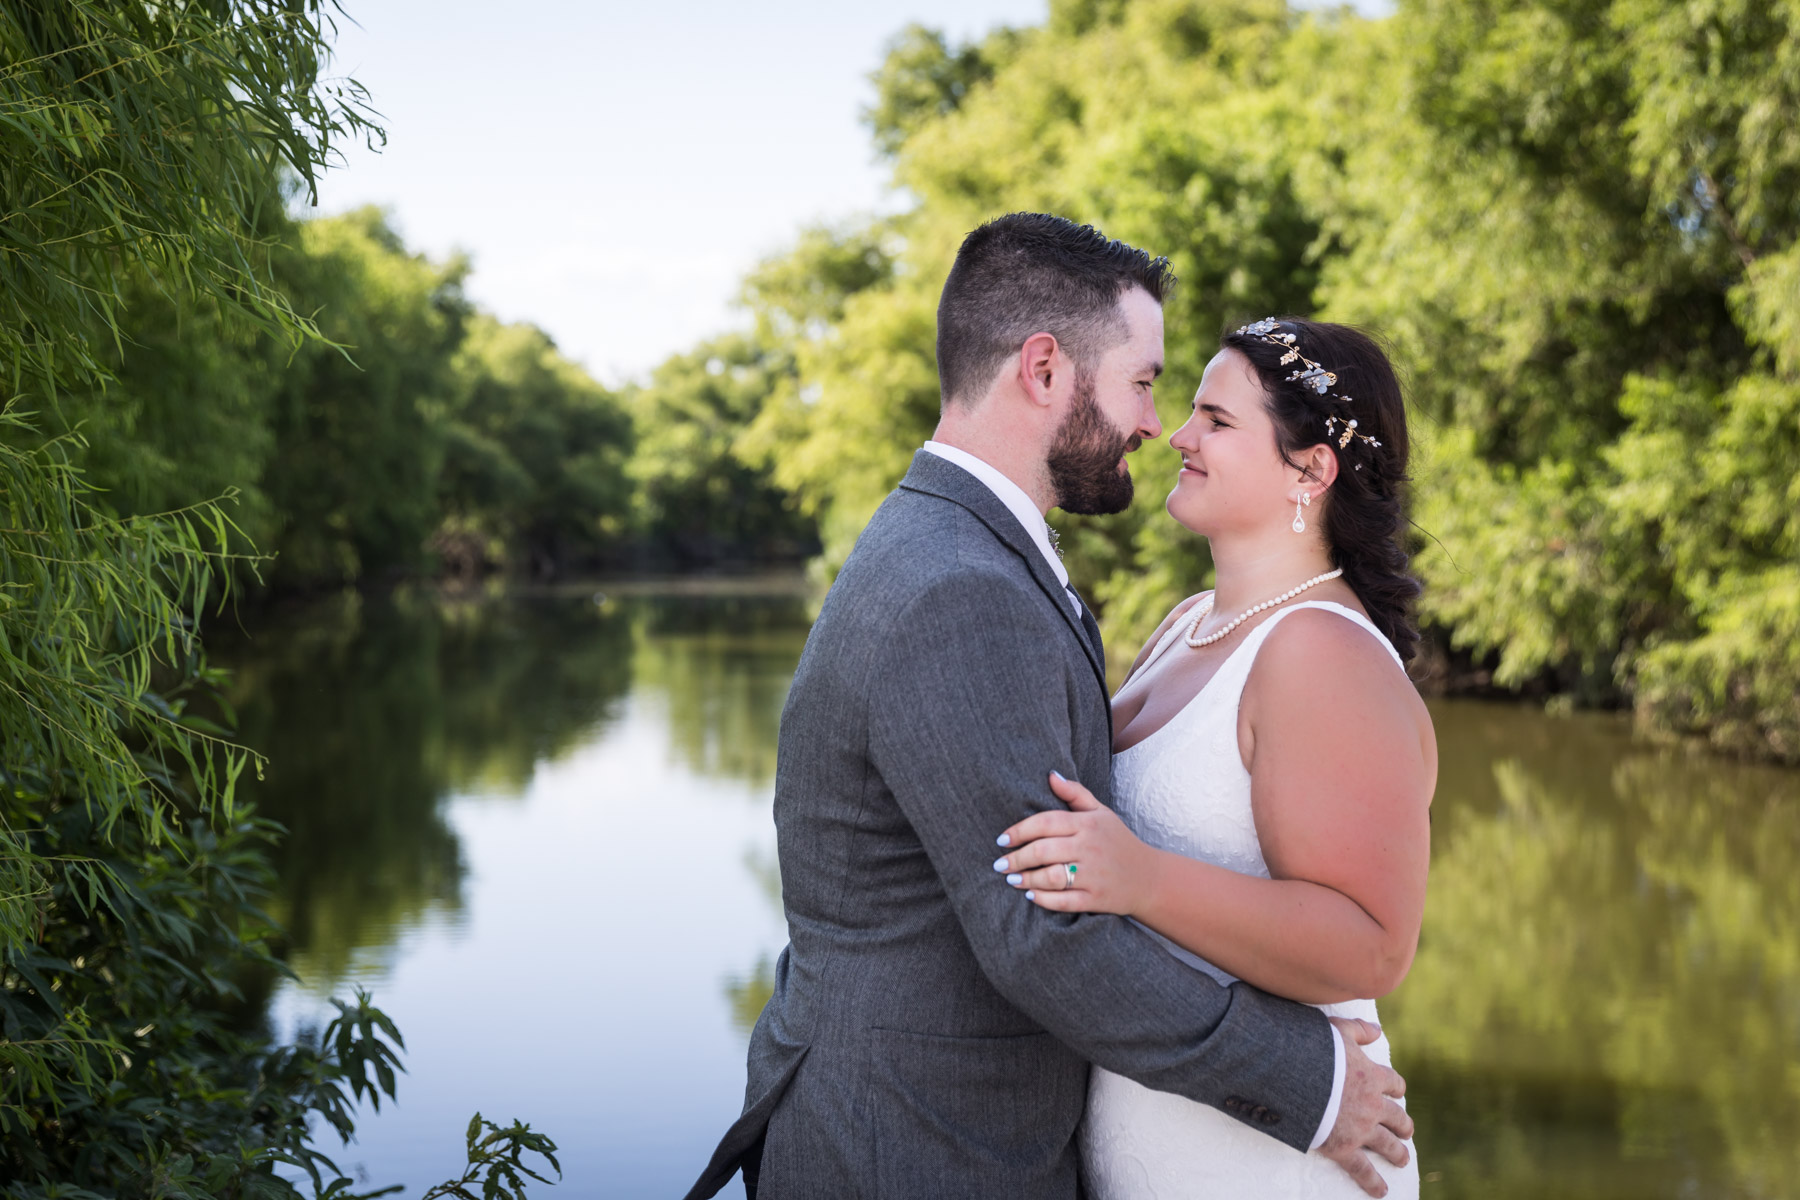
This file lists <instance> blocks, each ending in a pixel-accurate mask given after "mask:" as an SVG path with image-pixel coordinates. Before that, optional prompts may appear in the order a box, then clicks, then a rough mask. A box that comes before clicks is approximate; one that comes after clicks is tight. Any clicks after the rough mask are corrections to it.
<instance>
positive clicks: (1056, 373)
mask: <svg viewBox="0 0 1800 1200" xmlns="http://www.w3.org/2000/svg"><path fill="white" fill-rule="evenodd" d="M1068 370H1069V360H1068V359H1067V358H1066V357H1065V356H1064V355H1063V352H1062V347H1061V346H1059V345H1058V344H1057V341H1056V335H1054V334H1050V333H1034V334H1032V335H1031V336H1030V337H1028V338H1026V339H1025V344H1024V345H1023V346H1020V347H1019V385H1020V386H1021V387H1023V388H1024V389H1025V395H1026V396H1027V397H1028V398H1029V399H1030V400H1031V402H1032V403H1033V404H1036V405H1038V406H1039V407H1042V408H1049V407H1051V406H1052V405H1053V404H1054V403H1055V399H1054V394H1055V392H1056V391H1057V390H1058V389H1059V388H1060V386H1061V384H1062V382H1063V380H1062V376H1063V375H1064V374H1066V373H1067V372H1068Z"/></svg>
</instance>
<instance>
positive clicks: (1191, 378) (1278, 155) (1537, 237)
mask: <svg viewBox="0 0 1800 1200" xmlns="http://www.w3.org/2000/svg"><path fill="white" fill-rule="evenodd" d="M1797 56H1800V5H1796V4H1795V3H1792V2H1791V0H1778V2H1776V3H1750V2H1749V0H1741V2H1740V0H1680V2H1677V3H1669V2H1667V0H1480V2H1478V3H1468V2H1465V0H1456V2H1454V3H1452V2H1451V0H1401V2H1400V4H1399V11H1398V12H1397V13H1396V14H1395V15H1394V16H1393V17H1390V18H1382V19H1365V18H1362V17H1359V16H1357V15H1355V14H1354V13H1352V12H1349V11H1348V10H1337V11H1328V12H1318V13H1309V12H1301V11H1297V10H1294V9H1290V8H1289V7H1288V6H1287V5H1286V4H1284V3H1282V2H1281V0H1208V2H1206V3H1198V2H1195V0H1128V2H1127V0H1116V2H1111V3H1091V2H1087V3H1076V2H1061V0H1059V2H1057V3H1053V4H1052V5H1051V11H1050V15H1049V19H1048V21H1047V22H1046V24H1045V25H1044V26H1043V27H1041V28H1034V29H1027V30H1006V31H1000V32H997V33H995V34H993V35H990V36H989V37H988V38H986V39H984V40H982V41H981V42H979V43H976V44H972V45H966V46H955V45H951V44H949V43H948V42H946V41H945V40H944V39H943V38H942V37H941V36H940V35H937V34H935V33H932V32H931V31H928V30H919V29H913V30H909V31H908V32H907V33H905V34H904V35H903V36H902V37H901V38H899V39H898V40H897V41H896V43H895V44H894V47H893V49H892V52H891V54H890V56H889V58H888V60H887V62H886V63H885V64H884V65H883V67H882V68H881V69H880V70H879V71H878V72H877V73H876V75H875V76H874V83H875V86H876V90H877V95H878V100H877V103H876V104H875V105H874V106H873V107H872V108H871V109H870V111H869V113H868V119H869V121H870V124H871V129H872V132H873V134H874V137H875V140H876V144H877V146H878V148H879V149H881V150H882V151H883V152H884V153H885V154H887V155H889V156H890V157H891V160H892V163H893V173H894V180H895V182H896V184H898V185H899V186H901V187H903V188H904V189H906V191H907V193H908V194H910V195H911V196H912V197H914V198H915V199H916V204H915V205H914V206H913V207H912V208H911V209H910V210H908V211H907V212H905V213H904V214H903V215H901V216H899V217H897V218H885V219H883V220H881V221H878V222H875V223H873V224H870V225H867V226H863V227H852V228H849V229H840V230H837V231H834V232H830V233H826V232H823V231H815V232H813V233H809V234H807V235H806V236H805V237H804V238H802V239H801V241H800V242H799V243H798V244H797V245H796V246H795V248H794V249H793V251H792V252H791V253H790V254H789V255H787V256H786V257H784V258H782V259H779V260H776V261H774V262H771V263H770V264H768V265H767V266H765V267H764V268H763V269H762V270H761V271H760V272H759V273H758V275H757V276H755V277H753V279H752V282H751V285H750V287H749V289H748V299H749V301H750V303H751V305H752V307H753V308H754V309H755V310H756V311H757V312H758V313H759V314H760V315H761V316H762V317H763V318H764V319H765V322H766V323H767V324H769V325H771V326H773V327H776V328H781V329H784V330H786V331H787V333H788V335H789V337H790V341H789V344H790V345H791V346H792V347H793V353H794V356H795V361H796V364H797V377H796V379H795V381H794V384H793V386H791V387H787V388H784V389H783V390H782V391H780V392H779V393H778V394H777V395H776V396H775V397H774V400H773V402H772V404H771V405H770V406H769V407H768V408H767V409H765V411H764V412H763V413H762V414H761V415H760V416H759V417H758V418H757V424H756V425H755V426H753V428H752V435H751V437H750V438H749V439H748V440H747V443H746V445H747V447H748V448H749V449H751V450H754V449H755V448H756V447H758V446H761V447H763V453H765V454H766V455H769V457H770V459H771V461H772V462H773V466H774V471H775V478H776V480H777V481H778V482H780V483H781V484H782V485H783V486H785V487H787V488H790V489H792V490H793V491H794V492H795V493H796V495H797V497H798V499H799V502H800V504H801V505H802V506H803V507H805V508H806V509H807V511H810V512H815V513H817V514H818V516H819V520H820V523H821V529H822V532H823V537H824V540H825V557H824V561H825V564H826V566H827V569H829V568H830V566H831V564H834V563H836V562H840V561H841V560H842V557H843V555H844V554H845V553H846V552H847V551H848V549H849V546H850V545H851V544H852V543H853V541H854V539H855V536H856V534H857V533H858V532H859V531H860V529H861V527H862V524H863V523H864V522H865V521H866V519H867V517H868V515H869V514H870V513H871V512H872V511H873V508H874V506H875V504H877V503H878V502H879V500H880V498H881V496H882V495H884V494H885V492H886V491H887V490H888V488H890V487H891V486H892V485H893V484H894V482H896V481H897V479H898V478H899V476H900V474H901V473H902V471H903V470H904V468H905V464H906V462H907V460H908V458H909V457H910V454H911V452H912V450H913V448H914V447H916V446H917V445H918V443H919V441H920V440H922V439H923V438H924V437H926V436H927V435H928V434H929V431H930V429H931V426H932V424H933V423H934V421H935V417H936V411H937V389H936V378H935V369H934V363H933V358H932V354H933V333H934V330H933V313H934V308H935V303H936V296H937V289H938V287H939V286H940V283H941V281H942V279H943V277H944V275H945V273H946V271H947V270H948V267H949V264H950V261H951V258H952V256H953V254H954V252H955V248H956V246H957V244H958V242H959V241H960V238H961V236H962V235H963V234H964V233H965V232H966V231H967V230H969V229H971V228H973V227H974V226H975V225H977V224H979V223H980V222H981V221H983V220H986V219H989V218H991V217H993V216H997V215H999V214H1000V213H1003V212H1006V211H1013V210H1020V209H1038V210H1047V211H1053V212H1058V213H1061V214H1063V215H1066V216H1069V217H1072V218H1074V219H1076V220H1081V221H1086V222H1091V223H1093V224H1095V225H1096V226H1098V227H1099V228H1101V229H1103V230H1104V231H1105V232H1106V233H1107V234H1109V235H1110V236H1114V237H1120V238H1123V239H1125V240H1127V241H1130V242H1133V243H1135V244H1137V245H1140V246H1143V247H1145V248H1146V249H1148V250H1150V251H1151V252H1152V253H1160V254H1167V255H1168V256H1169V257H1170V259H1171V260H1172V261H1173V263H1174V265H1175V269H1176V272H1177V274H1178V275H1179V276H1180V277H1181V285H1180V287H1179V288H1178V289H1177V290H1176V292H1175V294H1174V297H1173V299H1172V300H1171V302H1170V304H1169V306H1168V312H1167V327H1168V343H1169V346H1168V348H1169V370H1168V373H1167V374H1166V375H1165V380H1166V381H1167V382H1166V389H1165V396H1164V398H1163V400H1162V401H1161V406H1162V410H1163V417H1164V420H1165V423H1166V422H1168V421H1170V420H1171V419H1172V418H1175V417H1176V416H1177V414H1178V413H1180V412H1181V411H1182V410H1184V409H1185V407H1186V405H1187V400H1188V396H1189V395H1190V394H1191V389H1192V388H1193V387H1194V386H1195V385H1196V383H1197V381H1198V378H1199V374H1200V367H1201V366H1202V365H1203V364H1204V362H1205V361H1206V359H1207V358H1208V357H1210V355H1211V353H1212V352H1213V349H1214V348H1215V347H1216V340H1215V339H1216V336H1217V334H1218V332H1219V331H1221V330H1222V329H1224V328H1226V327H1229V326H1232V325H1235V324H1236V323H1238V322H1240V321H1242V320H1244V319H1247V318H1253V317H1257V316H1262V315H1267V314H1274V313H1297V314H1302V315H1310V316H1317V317H1320V318H1323V319H1331V320H1343V321H1351V322H1355V323H1359V324H1363V325H1366V326H1369V327H1372V328H1373V329H1375V330H1377V331H1378V332H1380V333H1382V334H1384V335H1385V336H1387V337H1388V338H1389V339H1390V340H1391V341H1392V342H1393V344H1394V346H1395V348H1396V353H1397V356H1398V359H1399V361H1400V363H1401V364H1402V366H1403V367H1404V368H1405V369H1406V372H1407V376H1408V379H1409V380H1410V392H1411V401H1412V412H1413V423H1414V427H1415V437H1416V446H1417V450H1416V466H1415V489H1414V501H1413V516H1414V520H1415V523H1416V525H1417V528H1418V539H1417V544H1416V547H1415V548H1416V550H1417V551H1418V556H1417V558H1416V560H1415V561H1416V567H1417V570H1418V571H1419V572H1420V574H1421V575H1422V576H1423V578H1424V580H1425V582H1426V584H1427V591H1426V594H1425V597H1424V599H1423V602H1422V615H1423V617H1424V619H1425V621H1426V622H1427V623H1428V626H1429V627H1430V632H1431V633H1432V635H1433V639H1434V641H1435V642H1436V644H1437V645H1438V647H1439V648H1440V657H1442V655H1450V656H1453V657H1457V658H1460V659H1461V660H1465V667H1466V670H1467V671H1469V672H1473V673H1476V674H1477V675H1478V677H1480V678H1491V679H1492V680H1493V681H1494V682H1495V683H1497V684H1498V685H1500V686H1503V687H1511V688H1519V689H1529V690H1535V691H1540V692H1542V691H1554V692H1563V693H1569V694H1572V695H1573V696H1575V697H1577V698H1579V699H1582V700H1585V701H1587V702H1594V703H1608V704H1610V703H1622V702H1628V703H1631V704H1634V705H1635V706H1636V708H1637V710H1638V712H1639V714H1640V716H1641V718H1642V720H1643V722H1644V724H1645V725H1646V726H1647V727H1652V728H1658V729H1665V730H1674V731H1681V732H1695V733H1701V734H1704V735H1705V736H1707V737H1709V738H1710V739H1711V740H1712V741H1713V742H1714V744H1716V745H1718V746H1720V747H1721V748H1725V749H1728V750H1733V751H1740V752H1747V753H1752V754H1765V755H1774V756H1776V757H1780V758H1785V759H1789V760H1800V524H1797V519H1800V518H1797V515H1800V484H1797V483H1796V477H1795V475H1794V473H1793V471H1792V469H1791V464H1792V463H1793V462H1794V461H1797V460H1800V321H1797V320H1796V319H1795V317H1794V315H1793V306H1792V303H1791V300H1792V297H1793V295H1794V294H1795V293H1796V285H1800V265H1797V264H1800V242H1797V241H1796V237H1795V234H1796V230H1797V228H1800V202H1797V201H1796V199H1795V197H1796V196H1797V195H1800V191H1797V190H1796V188H1795V172H1796V171H1800V135H1797V134H1796V132H1795V131H1796V129H1800V123H1797V122H1796V117H1800V95H1797V92H1796V89H1797V87H1800V73H1797V72H1796V69H1795V68H1796V66H1797V65H1800V62H1797ZM870 242H873V243H874V244H879V245H881V246H883V247H885V248H886V249H885V254H886V255H887V257H886V258H885V259H884V264H885V266H884V269H882V270H880V271H877V272H874V273H872V274H870V275H868V276H867V277H863V278H858V279H855V280H854V281H852V286H848V287H846V286H845V285H844V284H843V283H841V282H839V280H840V279H841V278H842V276H840V275H837V274H834V264H835V263H836V262H838V261H840V260H844V259H849V260H855V258H856V247H857V246H858V245H859V244H862V243H870ZM761 279H772V280H782V281H783V283H782V285H781V286H780V287H779V288H771V287H766V286H762V285H759V283H758V280H761ZM808 284H810V285H811V286H810V287H808V286H807V285H808ZM796 296H799V297H808V298H811V297H830V298H831V299H830V303H829V304H828V305H825V306H824V307H823V308H821V309H819V310H817V311H814V312H809V313H808V314H807V316H806V318H805V319H804V320H799V321H796V320H795V319H793V317H792V316H791V315H790V311H791V306H792V305H793V303H794V301H793V300H792V299H791V297H796ZM759 430H760V432H761V437H760V438H759V436H758V431H759ZM777 447H778V448H777ZM1136 461H1137V466H1136V468H1135V470H1136V473H1137V475H1138V479H1139V499H1138V501H1137V503H1136V504H1135V505H1134V507H1133V509H1132V510H1131V511H1130V512H1129V513H1126V514H1123V515H1121V516H1119V517H1115V518H1109V519H1104V520H1086V521H1081V522H1079V523H1071V526H1072V527H1071V528H1067V529H1065V530H1064V534H1065V537H1064V545H1065V547H1068V548H1069V550H1070V554H1069V557H1070V560H1071V567H1072V569H1073V571H1074V573H1075V575H1076V577H1077V578H1078V579H1082V580H1083V581H1084V582H1085V583H1086V585H1087V586H1088V588H1089V590H1090V591H1091V592H1092V593H1093V596H1094V599H1095V600H1096V602H1097V604H1098V605H1099V606H1100V607H1101V608H1102V611H1103V617H1104V625H1105V627H1106V631H1107V633H1108V636H1109V641H1110V642H1112V644H1114V645H1115V646H1117V647H1119V648H1120V651H1121V654H1123V656H1124V657H1127V658H1128V657H1129V655H1128V654H1126V653H1124V651H1125V650H1126V648H1128V647H1130V646H1131V645H1133V644H1134V643H1135V641H1136V640H1137V639H1139V638H1141V637H1142V636H1143V635H1144V634H1145V633H1146V632H1147V631H1148V630H1149V628H1150V627H1151V626H1152V625H1154V624H1155V622H1156V621H1157V620H1158V619H1159V618H1160V617H1161V616H1162V615H1163V614H1164V613H1165V612H1166V611H1167V610H1168V608H1169V606H1171V605H1172V604H1173V603H1174V602H1175V601H1176V600H1178V599H1180V598H1181V596H1183V595H1185V594H1187V593H1188V592H1191V591H1193V590H1195V589H1196V588H1198V587H1200V586H1201V585H1202V584H1203V583H1204V582H1205V581H1206V579H1207V577H1208V572H1209V564H1208V562H1207V559H1206V556H1205V551H1204V547H1203V545H1201V544H1200V543H1199V542H1198V541H1197V540H1195V539H1193V538H1191V537H1189V536H1187V535H1186V534H1185V533H1184V532H1183V531H1181V530H1179V529H1178V528H1176V527H1174V526H1173V524H1172V523H1171V522H1169V521H1168V520H1167V519H1166V518H1165V517H1164V516H1163V515H1162V513H1161V501H1162V497H1163V495H1164V492H1165V487H1164V484H1165V482H1166V478H1167V475H1168V474H1169V473H1171V472H1172V469H1173V464H1172V461H1171V460H1170V456H1169V455H1168V453H1167V451H1166V450H1165V449H1160V448H1150V449H1146V450H1145V451H1144V452H1142V453H1140V455H1139V456H1138V458H1137V460H1136ZM1440 669H1445V668H1444V667H1443V666H1442V665H1440Z"/></svg>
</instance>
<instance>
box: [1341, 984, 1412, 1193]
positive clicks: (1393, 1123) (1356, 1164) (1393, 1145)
mask: <svg viewBox="0 0 1800 1200" xmlns="http://www.w3.org/2000/svg"><path fill="white" fill-rule="evenodd" d="M1331 1023H1332V1024H1333V1025H1336V1026H1337V1028H1338V1032H1339V1033H1341V1034H1343V1035H1344V1098H1343V1100H1342V1101H1341V1102H1339V1104H1338V1114H1337V1124H1335V1125H1333V1126H1332V1127H1331V1136H1329V1137H1327V1138H1326V1139H1325V1144H1324V1145H1322V1146H1320V1147H1319V1153H1320V1154H1323V1155H1324V1156H1325V1157H1326V1158H1329V1159H1330V1160H1331V1161H1332V1162H1334V1163H1336V1164H1337V1165H1338V1166H1340V1167H1342V1168H1344V1170H1346V1171H1348V1172H1350V1178H1352V1179H1354V1180H1356V1182H1357V1186H1359V1187H1361V1188H1362V1190H1363V1191H1365V1192H1367V1193H1369V1195H1371V1196H1385V1195H1387V1183H1386V1181H1385V1180H1383V1179H1382V1178H1381V1176H1380V1174H1378V1173H1377V1172H1376V1170H1375V1165H1374V1163H1373V1162H1371V1161H1370V1159H1369V1154H1368V1153H1365V1151H1367V1152H1370V1153H1375V1154H1379V1155H1381V1157H1383V1158H1385V1159H1387V1160H1388V1161H1389V1162H1391V1163H1393V1164H1394V1165H1395V1166H1396V1167H1404V1166H1405V1165H1406V1160H1407V1157H1408V1156H1407V1151H1406V1147H1405V1145H1403V1144H1402V1143H1403V1141H1404V1139H1406V1138H1409V1137H1411V1136H1412V1135H1413V1123H1412V1118H1411V1117H1409V1116H1407V1115H1406V1110H1405V1109H1404V1108H1401V1107H1400V1106H1399V1105H1398V1104H1396V1103H1394V1102H1395V1101H1396V1100H1398V1099H1399V1098H1400V1097H1402V1096H1404V1095H1406V1080H1404V1079H1402V1078H1400V1076H1399V1075H1398V1074H1396V1073H1395V1072H1394V1071H1392V1070H1390V1069H1388V1068H1387V1067H1384V1066H1382V1065H1380V1064H1379V1063H1375V1062H1371V1061H1369V1056H1368V1055H1366V1054H1364V1053H1363V1052H1362V1048H1363V1047H1364V1046H1366V1045H1368V1044H1369V1043H1370V1042H1373V1041H1375V1040H1376V1039H1378V1038H1379V1037H1381V1030H1380V1029H1379V1028H1377V1027H1376V1026H1374V1025H1371V1024H1369V1023H1368V1022H1367V1021H1355V1020H1350V1019H1348V1018H1344V1017H1333V1018H1332V1019H1331Z"/></svg>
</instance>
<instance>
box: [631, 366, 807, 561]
mask: <svg viewBox="0 0 1800 1200" xmlns="http://www.w3.org/2000/svg"><path fill="white" fill-rule="evenodd" d="M793 374H794V366H793V358H792V356H791V355H790V354H787V353H785V352H782V351H772V350H768V349H766V348H765V347H764V345H763V344H762V343H761V342H760V341H759V340H758V339H757V338H755V337H753V336H747V335H743V334H730V335H727V336H725V337H721V338H716V339H714V340H713V341H710V342H706V343H704V344H702V345H700V346H698V347H696V348H695V349H693V350H692V351H690V352H688V353H686V354H678V355H675V356H673V357H671V358H669V359H667V360H666V361H664V362H663V363H662V365H660V366H658V367H657V368H656V371H655V372H654V373H653V374H652V376H651V379H650V383H649V384H648V385H647V386H645V387H643V388H640V389H637V390H636V391H634V392H633V393H632V394H631V395H630V396H629V397H628V402H629V404H630V406H631V417H632V421H633V423H634V425H635V426H636V430H637V434H636V438H637V452H636V455H635V456H634V457H633V458H632V460H631V477H632V482H633V484H634V486H635V489H636V499H635V507H636V512H637V520H638V525H639V530H640V532H641V534H642V535H643V536H644V538H646V539H647V541H648V543H649V548H650V549H651V551H652V552H653V553H655V554H656V555H657V556H658V557H662V558H667V559H672V560H673V561H674V562H676V563H678V564H682V565H690V566H691V565H704V564H708V563H714V562H718V561H721V560H726V559H738V560H744V559H763V560H768V559H782V558H786V559H796V558H800V557H803V556H804V555H805V554H807V553H809V552H810V551H811V550H812V549H813V548H814V547H813V537H812V529H811V522H810V521H809V520H807V519H806V518H805V517H804V516H802V515H801V514H800V513H798V512H797V511H796V510H795V507H794V504H793V502H792V500H791V499H790V498H789V496H788V494H787V493H786V492H785V491H783V490H782V489H781V488H779V487H777V486H776V485H775V483H774V482H773V481H772V480H771V479H770V477H769V471H768V470H767V468H766V466H765V465H764V464H763V463H762V462H760V461H758V460H757V459H756V458H755V457H754V456H752V455H750V454H749V453H748V452H746V450H745V449H744V448H743V447H742V446H741V445H740V442H741V440H742V438H743V435H744V431H745V430H746V429H747V428H748V427H750V426H751V425H753V424H754V423H755V422H756V420H757V419H758V417H759V416H760V415H761V413H762V409H763V406H764V405H765V404H766V403H767V402H768V401H769V399H770V398H771V397H773V396H779V395H780V394H782V392H783V389H784V388H787V387H791V385H792V377H793Z"/></svg>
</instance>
